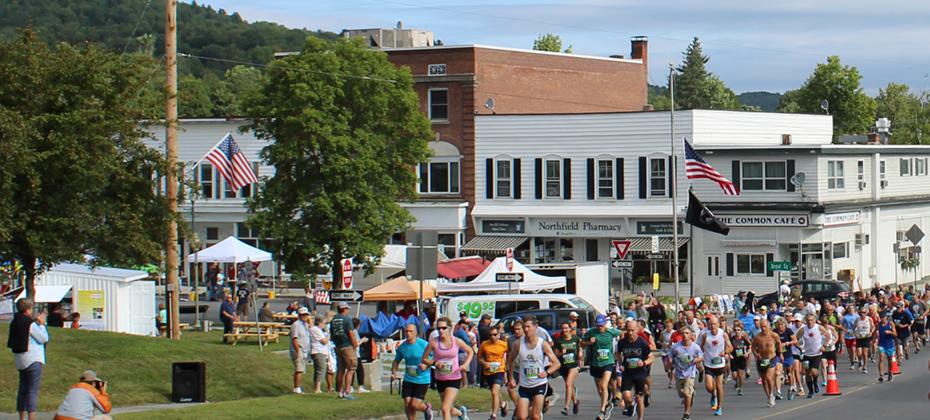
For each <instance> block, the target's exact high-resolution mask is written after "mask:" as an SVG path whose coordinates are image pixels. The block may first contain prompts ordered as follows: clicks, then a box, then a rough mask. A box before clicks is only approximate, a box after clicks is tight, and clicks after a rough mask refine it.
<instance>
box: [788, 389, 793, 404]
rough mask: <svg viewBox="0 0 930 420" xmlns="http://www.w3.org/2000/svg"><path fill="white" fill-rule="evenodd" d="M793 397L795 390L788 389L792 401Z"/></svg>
mask: <svg viewBox="0 0 930 420" xmlns="http://www.w3.org/2000/svg"><path fill="white" fill-rule="evenodd" d="M793 399H794V390H793V389H790V390H788V401H791V400H793Z"/></svg>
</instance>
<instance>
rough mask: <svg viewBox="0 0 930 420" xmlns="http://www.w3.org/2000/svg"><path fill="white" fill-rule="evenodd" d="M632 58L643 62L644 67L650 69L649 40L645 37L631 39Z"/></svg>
mask: <svg viewBox="0 0 930 420" xmlns="http://www.w3.org/2000/svg"><path fill="white" fill-rule="evenodd" d="M630 46H631V52H630V58H632V59H634V60H636V59H640V60H643V66H645V67H646V68H649V66H648V64H649V61H648V60H649V38H648V37H646V36H645V35H639V36H634V37H632V38H630Z"/></svg>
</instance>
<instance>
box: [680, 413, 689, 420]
mask: <svg viewBox="0 0 930 420" xmlns="http://www.w3.org/2000/svg"><path fill="white" fill-rule="evenodd" d="M681 420H691V415H690V414H685V415H683V416H681Z"/></svg>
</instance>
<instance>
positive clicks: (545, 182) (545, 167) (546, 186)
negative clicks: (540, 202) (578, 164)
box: [542, 156, 565, 199]
mask: <svg viewBox="0 0 930 420" xmlns="http://www.w3.org/2000/svg"><path fill="white" fill-rule="evenodd" d="M550 162H556V163H557V165H558V168H559V174H558V177H552V178H551V179H550V176H549V175H550V174H549V163H550ZM542 181H543V198H544V199H561V198H562V197H563V195H562V192H563V185H562V183H563V182H565V166H564V165H563V161H562V158H560V157H554V156H550V157H548V158H544V159H543V173H542ZM550 182H557V183H558V189H557V191H558V194H557V195H550V194H549V183H550Z"/></svg>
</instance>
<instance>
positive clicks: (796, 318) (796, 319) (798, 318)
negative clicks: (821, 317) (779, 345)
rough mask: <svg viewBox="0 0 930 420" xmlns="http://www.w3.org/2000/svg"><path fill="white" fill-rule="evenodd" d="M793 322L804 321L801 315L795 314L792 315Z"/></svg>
mask: <svg viewBox="0 0 930 420" xmlns="http://www.w3.org/2000/svg"><path fill="white" fill-rule="evenodd" d="M794 320H795V321H803V320H804V315H801V314H800V313H796V314H794Z"/></svg>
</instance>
